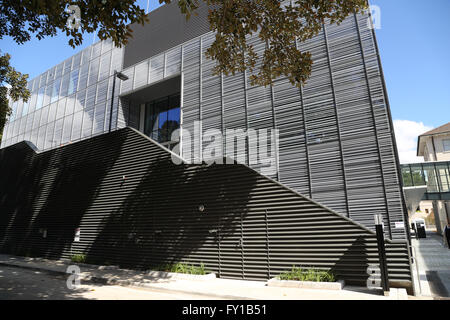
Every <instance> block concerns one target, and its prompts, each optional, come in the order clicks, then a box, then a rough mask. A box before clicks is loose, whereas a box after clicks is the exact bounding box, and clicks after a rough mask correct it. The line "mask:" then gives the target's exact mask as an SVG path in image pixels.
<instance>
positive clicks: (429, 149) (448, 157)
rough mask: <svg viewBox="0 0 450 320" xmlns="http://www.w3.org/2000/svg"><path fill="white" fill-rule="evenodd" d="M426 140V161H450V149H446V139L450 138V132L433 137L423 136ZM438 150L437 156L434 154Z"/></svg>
mask: <svg viewBox="0 0 450 320" xmlns="http://www.w3.org/2000/svg"><path fill="white" fill-rule="evenodd" d="M421 139H423V141H425V145H426V147H425V148H424V159H425V161H450V151H446V152H445V151H444V143H443V141H444V140H450V133H447V134H441V135H435V136H433V139H434V145H433V139H432V137H431V136H430V137H422V138H421ZM434 148H435V149H434ZM434 150H435V152H436V156H435V154H434Z"/></svg>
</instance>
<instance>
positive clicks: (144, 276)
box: [0, 254, 407, 300]
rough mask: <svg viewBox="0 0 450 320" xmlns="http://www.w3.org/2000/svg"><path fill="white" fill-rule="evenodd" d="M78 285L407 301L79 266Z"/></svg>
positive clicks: (48, 264)
mask: <svg viewBox="0 0 450 320" xmlns="http://www.w3.org/2000/svg"><path fill="white" fill-rule="evenodd" d="M0 265H3V266H7V267H19V268H26V269H31V270H39V271H40V272H49V273H53V274H55V275H59V276H61V275H65V276H68V275H67V274H66V270H67V267H68V266H69V265H73V263H72V262H70V261H54V260H46V259H40V258H25V257H17V256H10V255H1V254H0ZM79 266H80V269H81V274H80V276H81V284H86V283H89V282H97V283H102V284H115V285H117V284H120V285H126V286H134V287H141V288H143V289H145V288H148V289H152V290H155V289H158V290H162V291H164V290H166V291H167V292H172V293H174V292H177V293H184V294H197V295H205V296H208V297H216V298H219V299H241V300H242V299H258V300H274V299H280V300H281V299H283V300H284V299H286V300H289V299H292V300H329V299H330V300H331V299H332V300H402V299H407V296H406V291H405V290H404V289H403V291H402V290H401V289H393V290H392V291H391V294H390V296H389V297H385V296H383V295H381V294H380V293H379V292H378V291H373V290H372V291H370V290H367V289H362V288H355V287H349V286H346V287H345V288H344V289H343V290H323V289H299V288H280V287H268V286H266V282H261V281H243V280H229V279H218V278H215V276H214V277H211V276H205V277H203V278H202V279H201V280H199V279H196V280H194V279H192V278H191V279H189V278H188V279H183V278H185V275H183V276H179V277H178V278H177V277H176V276H175V277H173V276H167V274H166V275H164V274H162V273H161V274H159V275H158V272H139V271H134V270H125V269H118V268H114V267H101V266H94V265H86V264H80V265H79Z"/></svg>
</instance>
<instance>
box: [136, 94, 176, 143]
mask: <svg viewBox="0 0 450 320" xmlns="http://www.w3.org/2000/svg"><path fill="white" fill-rule="evenodd" d="M178 128H180V94H175V95H171V96H167V97H164V98H160V99H156V100H153V101H149V102H147V103H146V104H145V124H144V133H145V134H146V135H147V136H149V137H150V138H152V139H153V140H155V141H157V142H159V143H161V144H162V145H164V146H166V147H167V148H169V149H172V147H173V146H174V144H176V143H177V142H178V140H172V133H173V132H174V131H175V130H176V129H178Z"/></svg>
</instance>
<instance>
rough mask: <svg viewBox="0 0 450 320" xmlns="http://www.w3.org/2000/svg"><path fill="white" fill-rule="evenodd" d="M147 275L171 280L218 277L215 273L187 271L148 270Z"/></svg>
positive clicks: (204, 279)
mask: <svg viewBox="0 0 450 320" xmlns="http://www.w3.org/2000/svg"><path fill="white" fill-rule="evenodd" d="M146 276H148V277H152V278H162V279H171V280H200V281H206V280H211V279H215V278H216V274H215V273H208V274H202V275H200V274H187V273H178V272H165V271H148V272H147V273H146Z"/></svg>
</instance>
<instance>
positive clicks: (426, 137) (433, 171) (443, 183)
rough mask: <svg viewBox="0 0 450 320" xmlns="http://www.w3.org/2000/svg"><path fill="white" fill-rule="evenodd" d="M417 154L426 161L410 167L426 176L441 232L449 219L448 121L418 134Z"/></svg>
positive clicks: (449, 135) (449, 124)
mask: <svg viewBox="0 0 450 320" xmlns="http://www.w3.org/2000/svg"><path fill="white" fill-rule="evenodd" d="M417 156H422V157H423V158H424V160H425V162H426V163H424V164H422V165H419V166H420V167H417V166H414V165H412V167H414V168H415V171H416V172H422V176H423V177H426V178H424V179H423V180H424V181H425V182H426V184H427V185H428V188H427V189H428V191H427V194H428V195H430V194H431V193H435V196H431V197H430V198H429V199H430V200H433V208H434V210H433V211H434V214H435V221H436V227H437V231H438V232H439V233H440V234H442V231H443V228H444V227H445V226H446V225H447V223H448V222H449V221H450V165H449V164H450V122H449V123H447V124H444V125H442V126H440V127H437V128H435V129H433V130H430V131H427V132H425V133H424V134H421V135H420V136H419V139H418V141H417ZM424 168H425V170H424ZM416 180H418V179H416ZM425 182H424V183H425ZM415 183H416V184H418V183H420V182H418V181H415Z"/></svg>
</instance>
